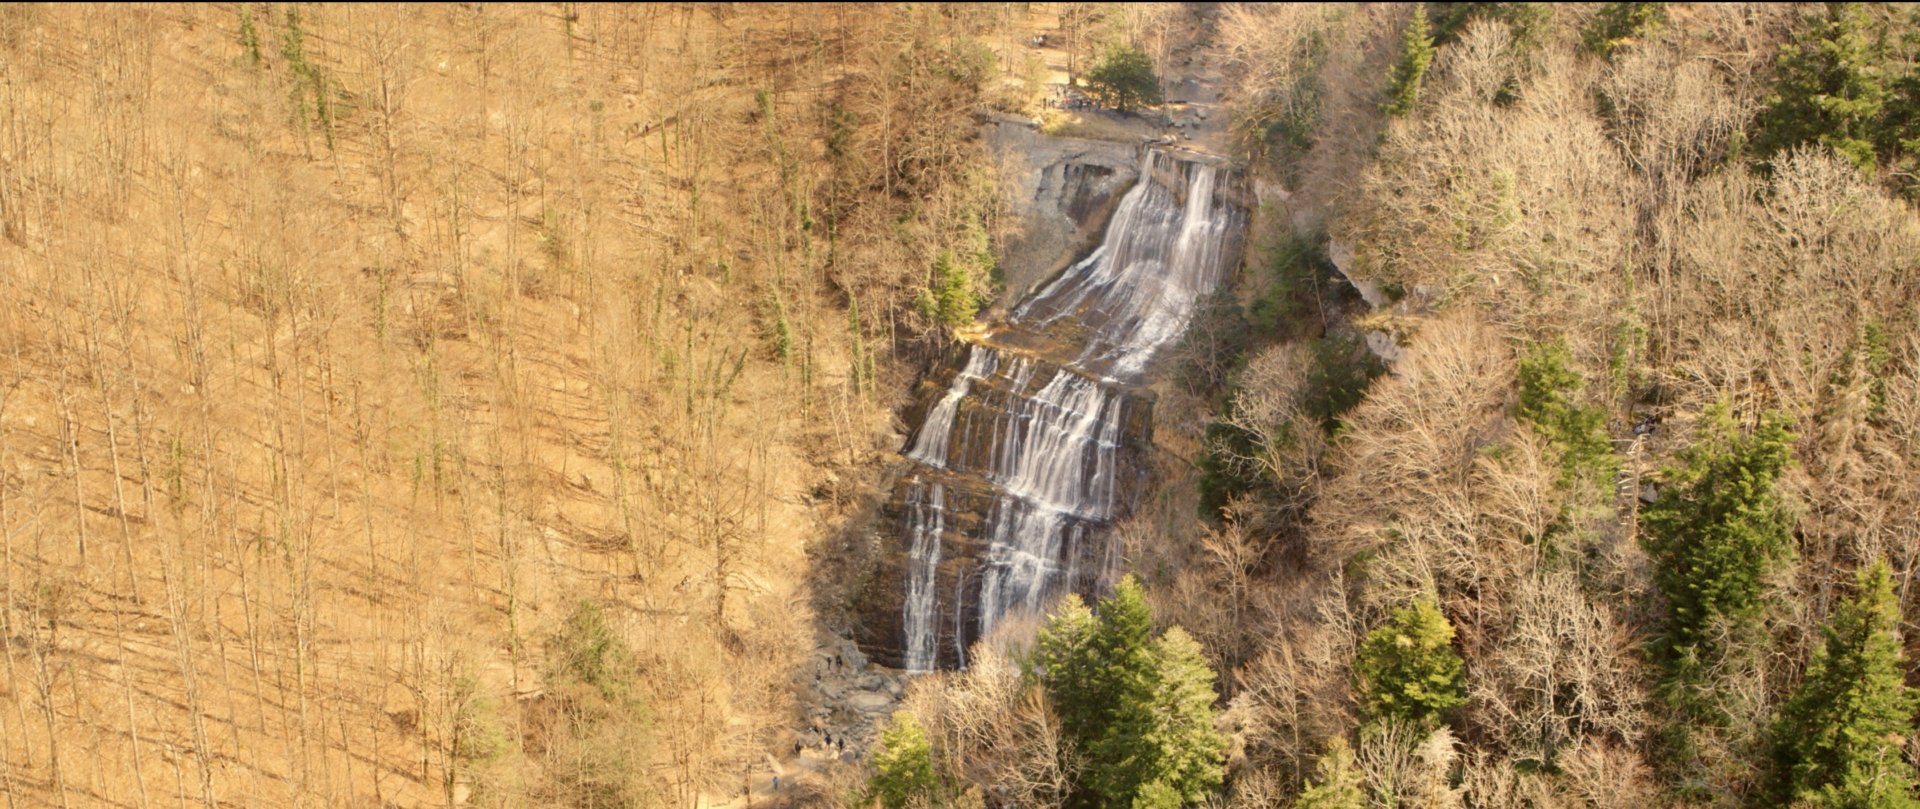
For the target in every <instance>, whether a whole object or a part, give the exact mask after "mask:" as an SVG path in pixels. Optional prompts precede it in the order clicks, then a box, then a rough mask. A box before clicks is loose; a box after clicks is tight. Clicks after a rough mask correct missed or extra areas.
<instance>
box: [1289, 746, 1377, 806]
mask: <svg viewBox="0 0 1920 809" xmlns="http://www.w3.org/2000/svg"><path fill="white" fill-rule="evenodd" d="M1314 778H1315V780H1313V781H1309V782H1307V788H1306V789H1305V790H1303V791H1301V793H1300V800H1299V801H1298V802H1297V803H1295V804H1294V807H1295V809H1366V807H1367V793H1366V792H1364V791H1363V790H1362V789H1361V786H1362V784H1363V783H1364V782H1363V781H1362V779H1361V776H1360V767H1359V766H1358V765H1357V764H1356V763H1355V762H1354V760H1353V748H1352V747H1349V746H1347V740H1346V737H1344V736H1335V737H1333V742H1332V743H1331V744H1329V745H1327V752H1325V753H1322V754H1321V755H1320V760H1319V762H1318V763H1316V764H1315V765H1314Z"/></svg>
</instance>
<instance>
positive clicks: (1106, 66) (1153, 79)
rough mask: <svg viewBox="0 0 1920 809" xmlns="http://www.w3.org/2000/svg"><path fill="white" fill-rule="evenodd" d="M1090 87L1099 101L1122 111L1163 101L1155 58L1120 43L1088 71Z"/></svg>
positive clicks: (1129, 110)
mask: <svg viewBox="0 0 1920 809" xmlns="http://www.w3.org/2000/svg"><path fill="white" fill-rule="evenodd" d="M1087 86H1088V87H1089V88H1090V89H1092V90H1093V94H1094V95H1095V96H1098V97H1099V98H1100V102H1101V103H1103V104H1106V105H1107V106H1110V107H1113V108H1114V109H1117V110H1119V111H1121V112H1131V111H1133V110H1134V109H1136V108H1138V107H1141V106H1146V105H1152V104H1158V103H1160V100H1161V99H1160V76H1159V75H1158V74H1156V73H1154V71H1153V58H1152V57H1150V56H1147V54H1146V53H1144V52H1142V51H1141V50H1140V49H1139V48H1135V47H1133V46H1130V45H1121V46H1119V47H1117V48H1114V49H1113V50H1111V51H1108V52H1107V56H1106V58H1105V59H1102V60H1101V61H1100V64H1099V65H1096V66H1095V67H1094V68H1093V71H1092V72H1090V73H1088V74H1087Z"/></svg>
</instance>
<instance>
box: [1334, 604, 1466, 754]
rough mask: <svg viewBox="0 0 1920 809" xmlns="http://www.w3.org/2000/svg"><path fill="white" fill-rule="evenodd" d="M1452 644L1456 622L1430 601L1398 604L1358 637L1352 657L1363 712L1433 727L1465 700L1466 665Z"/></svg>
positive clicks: (1374, 717)
mask: <svg viewBox="0 0 1920 809" xmlns="http://www.w3.org/2000/svg"><path fill="white" fill-rule="evenodd" d="M1452 644H1453V624H1451V623H1449V622H1448V621H1447V616H1446V615H1444V614H1442V613H1441V612H1440V608H1439V607H1438V606H1435V605H1434V603H1433V602H1432V601H1430V600H1427V599H1421V600H1419V601H1415V602H1414V603H1413V604H1412V605H1411V606H1407V607H1399V608H1396V609H1395V610H1394V611H1393V617H1392V618H1391V619H1389V620H1388V621H1387V622H1386V623H1384V624H1381V625H1380V626H1378V627H1376V628H1374V630H1373V631H1372V632H1368V633H1367V636H1366V637H1365V638H1364V639H1362V640H1361V641H1360V650H1359V652H1358V653H1357V654H1356V655H1355V658H1354V661H1353V673H1354V677H1355V678H1356V679H1357V680H1358V681H1359V682H1358V688H1357V689H1356V690H1357V692H1358V697H1359V700H1360V712H1361V714H1362V715H1363V716H1364V717H1365V718H1366V719H1367V720H1368V721H1381V720H1400V721H1406V722H1409V723H1412V724H1413V725H1414V726H1416V727H1419V728H1420V729H1422V730H1431V729H1432V728H1433V727H1434V726H1435V725H1436V724H1437V723H1438V721H1439V719H1440V715H1441V714H1442V713H1444V712H1446V711H1448V710H1450V709H1452V708H1454V707H1456V706H1458V705H1460V704H1461V703H1463V702H1465V701H1466V694H1465V692H1464V690H1463V688H1462V685H1461V672H1462V670H1463V669H1464V668H1465V664H1464V663H1462V662H1461V660H1460V655H1459V654H1458V653H1456V652H1454V650H1453V645H1452Z"/></svg>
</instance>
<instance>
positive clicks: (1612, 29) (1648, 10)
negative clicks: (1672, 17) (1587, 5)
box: [1585, 3, 1667, 59]
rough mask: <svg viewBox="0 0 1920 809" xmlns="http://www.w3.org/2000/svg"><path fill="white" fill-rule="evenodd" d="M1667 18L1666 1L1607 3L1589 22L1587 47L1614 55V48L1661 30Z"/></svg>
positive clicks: (1607, 54) (1602, 55) (1597, 51)
mask: <svg viewBox="0 0 1920 809" xmlns="http://www.w3.org/2000/svg"><path fill="white" fill-rule="evenodd" d="M1666 22H1667V4H1666V3H1606V4H1603V5H1602V6H1600V11H1599V12H1598V13H1596V14H1594V15H1593V20H1592V21H1591V22H1590V23H1589V24H1588V25H1589V27H1588V28H1587V32H1586V38H1585V40H1586V41H1585V44H1586V47H1587V50H1589V51H1591V52H1593V53H1596V54H1599V55H1600V56H1601V58H1604V59H1612V58H1613V52H1614V49H1616V48H1619V47H1620V46H1621V45H1625V44H1627V43H1629V42H1632V41H1633V40H1635V39H1639V38H1640V37H1642V36H1645V35H1647V34H1649V33H1652V32H1654V31H1658V30H1659V29H1660V27H1661V26H1662V25H1665V24H1666Z"/></svg>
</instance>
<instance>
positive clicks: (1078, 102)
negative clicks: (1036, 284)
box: [1041, 85, 1095, 110]
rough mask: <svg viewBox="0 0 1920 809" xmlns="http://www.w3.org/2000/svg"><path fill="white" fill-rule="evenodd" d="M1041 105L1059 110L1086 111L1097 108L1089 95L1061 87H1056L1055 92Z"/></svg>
mask: <svg viewBox="0 0 1920 809" xmlns="http://www.w3.org/2000/svg"><path fill="white" fill-rule="evenodd" d="M1041 103H1043V104H1045V105H1047V106H1048V107H1051V108H1053V109H1057V110H1084V109H1092V108H1093V107H1094V106H1095V105H1094V103H1093V99H1091V98H1088V97H1087V94H1085V93H1082V92H1080V91H1078V90H1075V89H1072V88H1070V87H1065V86H1061V85H1054V87H1053V91H1052V92H1050V93H1048V94H1047V97H1046V98H1044V99H1041Z"/></svg>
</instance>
